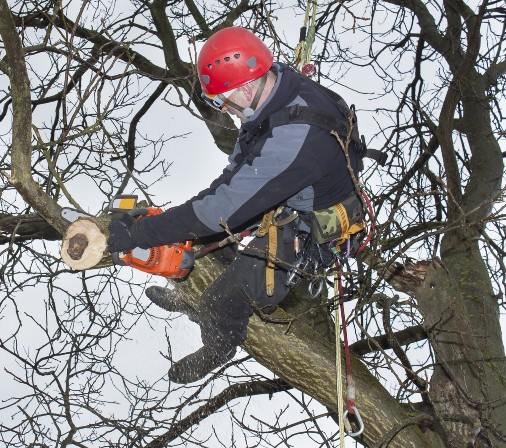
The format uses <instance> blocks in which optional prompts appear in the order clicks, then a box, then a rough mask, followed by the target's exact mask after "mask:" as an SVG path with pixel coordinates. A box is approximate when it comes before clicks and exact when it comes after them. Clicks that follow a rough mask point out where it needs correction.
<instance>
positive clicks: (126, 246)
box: [107, 213, 136, 253]
mask: <svg viewBox="0 0 506 448" xmlns="http://www.w3.org/2000/svg"><path fill="white" fill-rule="evenodd" d="M134 222H135V219H134V218H133V217H132V216H130V215H129V214H128V213H120V214H118V215H116V216H114V217H113V218H112V221H111V223H110V224H109V239H108V240H107V245H108V248H109V252H111V253H113V252H123V251H125V250H130V249H133V248H134V247H136V244H135V242H134V240H133V238H132V234H131V231H130V228H131V227H132V225H133V224H134Z"/></svg>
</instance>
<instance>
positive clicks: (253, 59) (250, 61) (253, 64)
mask: <svg viewBox="0 0 506 448" xmlns="http://www.w3.org/2000/svg"><path fill="white" fill-rule="evenodd" d="M246 64H248V67H249V68H255V67H256V66H257V58H256V57H255V56H251V57H250V58H249V59H248V60H247V61H246Z"/></svg>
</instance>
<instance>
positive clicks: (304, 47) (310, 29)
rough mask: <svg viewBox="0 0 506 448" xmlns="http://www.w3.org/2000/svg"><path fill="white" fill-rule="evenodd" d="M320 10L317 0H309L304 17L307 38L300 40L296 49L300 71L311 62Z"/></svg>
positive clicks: (297, 64) (296, 61)
mask: <svg viewBox="0 0 506 448" xmlns="http://www.w3.org/2000/svg"><path fill="white" fill-rule="evenodd" d="M317 10H318V1H317V0H307V5H306V15H305V17H304V27H305V28H306V38H305V39H304V40H303V41H301V42H299V44H298V45H297V48H296V49H295V66H296V67H297V69H298V70H299V71H301V70H302V68H303V67H304V66H305V65H306V64H309V63H311V54H312V49H313V43H314V40H315V35H316V13H317Z"/></svg>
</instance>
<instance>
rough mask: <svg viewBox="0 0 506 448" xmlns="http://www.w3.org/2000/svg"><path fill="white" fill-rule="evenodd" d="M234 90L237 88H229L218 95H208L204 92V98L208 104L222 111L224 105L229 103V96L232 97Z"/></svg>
mask: <svg viewBox="0 0 506 448" xmlns="http://www.w3.org/2000/svg"><path fill="white" fill-rule="evenodd" d="M234 92H235V89H232V90H229V91H228V92H223V93H219V94H218V95H206V94H205V93H203V92H202V99H203V100H204V102H205V103H206V104H207V105H208V106H211V107H212V108H213V109H216V110H219V111H220V112H222V110H223V106H224V105H225V104H226V103H227V100H228V98H230V97H231V96H232V95H233V94H234Z"/></svg>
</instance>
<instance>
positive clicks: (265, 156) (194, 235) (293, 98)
mask: <svg viewBox="0 0 506 448" xmlns="http://www.w3.org/2000/svg"><path fill="white" fill-rule="evenodd" d="M272 70H273V71H274V72H275V73H276V74H277V80H276V83H275V85H274V88H273V90H272V92H271V94H270V96H269V97H268V98H267V100H266V102H265V103H263V104H262V106H261V107H260V108H259V109H257V110H256V111H255V114H254V115H253V116H252V117H251V118H250V119H249V120H248V121H246V122H244V123H243V125H242V127H241V129H240V131H239V137H238V140H237V143H236V145H235V149H234V151H233V153H232V155H231V156H230V157H229V164H228V166H227V167H226V168H225V169H224V170H223V173H222V174H221V175H220V176H219V177H218V178H217V179H215V180H214V181H213V182H212V183H211V185H210V186H209V188H207V189H206V190H204V191H202V192H200V193H199V194H198V195H197V196H195V197H193V198H191V199H190V200H188V201H187V202H185V203H184V204H182V205H179V206H177V207H174V208H172V209H170V210H168V211H167V212H165V213H163V214H161V215H158V216H154V217H149V218H144V219H142V220H139V221H138V222H136V223H135V224H134V226H133V227H132V228H131V234H132V239H133V240H134V242H135V243H136V244H137V245H138V246H139V247H143V248H148V247H152V246H158V245H162V244H166V243H172V242H179V241H185V240H195V239H202V238H204V239H207V238H208V237H219V236H221V234H223V227H222V226H221V225H220V223H221V222H226V223H227V225H228V226H229V228H230V229H232V230H234V231H236V230H240V229H241V228H244V227H245V226H247V225H249V224H251V223H253V222H255V221H256V220H259V219H260V218H261V216H262V214H263V213H264V212H266V211H268V210H271V209H273V208H275V207H277V206H279V205H288V206H289V207H291V208H293V209H295V210H298V211H300V212H307V213H309V212H311V211H313V210H320V209H324V208H327V207H330V206H331V205H333V204H336V203H338V202H340V201H342V200H343V199H345V198H346V197H348V196H349V195H350V194H351V193H352V191H353V190H354V186H353V182H352V180H351V177H350V174H349V171H348V168H347V164H346V159H345V156H344V153H343V151H342V150H341V148H340V146H339V144H338V142H337V140H336V138H335V137H334V136H332V135H331V134H330V132H329V130H328V129H325V128H323V127H321V126H317V125H313V124H307V123H301V122H300V121H301V120H298V121H299V122H297V120H294V121H295V122H288V123H285V124H281V125H278V126H274V127H273V126H272V123H271V122H270V121H269V118H270V117H273V116H275V115H276V113H278V115H279V111H282V110H286V109H287V108H289V107H291V106H295V105H300V106H303V107H308V108H310V110H315V111H319V112H322V113H324V114H326V115H327V116H333V117H336V120H337V122H339V123H341V124H342V125H345V124H346V123H347V117H346V115H345V112H344V109H343V107H342V104H341V106H339V105H338V104H337V103H336V97H337V98H339V97H338V96H337V95H329V92H328V91H327V90H326V89H324V88H322V87H321V86H319V85H318V84H317V83H315V82H314V81H312V80H310V79H308V78H306V77H304V76H302V75H300V74H299V73H297V72H295V71H294V70H292V69H290V68H289V67H288V66H286V65H284V64H281V63H279V64H274V66H273V69H272ZM341 101H342V100H341ZM346 110H347V107H346ZM354 135H355V136H356V135H358V131H357V130H356V129H355V130H354ZM354 140H357V139H354ZM359 151H360V149H359V146H358V145H356V144H355V141H354V142H353V143H352V145H351V146H350V151H349V155H350V159H351V165H352V167H353V169H354V171H355V172H357V171H358V169H359V167H360V165H361V156H360V154H359Z"/></svg>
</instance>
